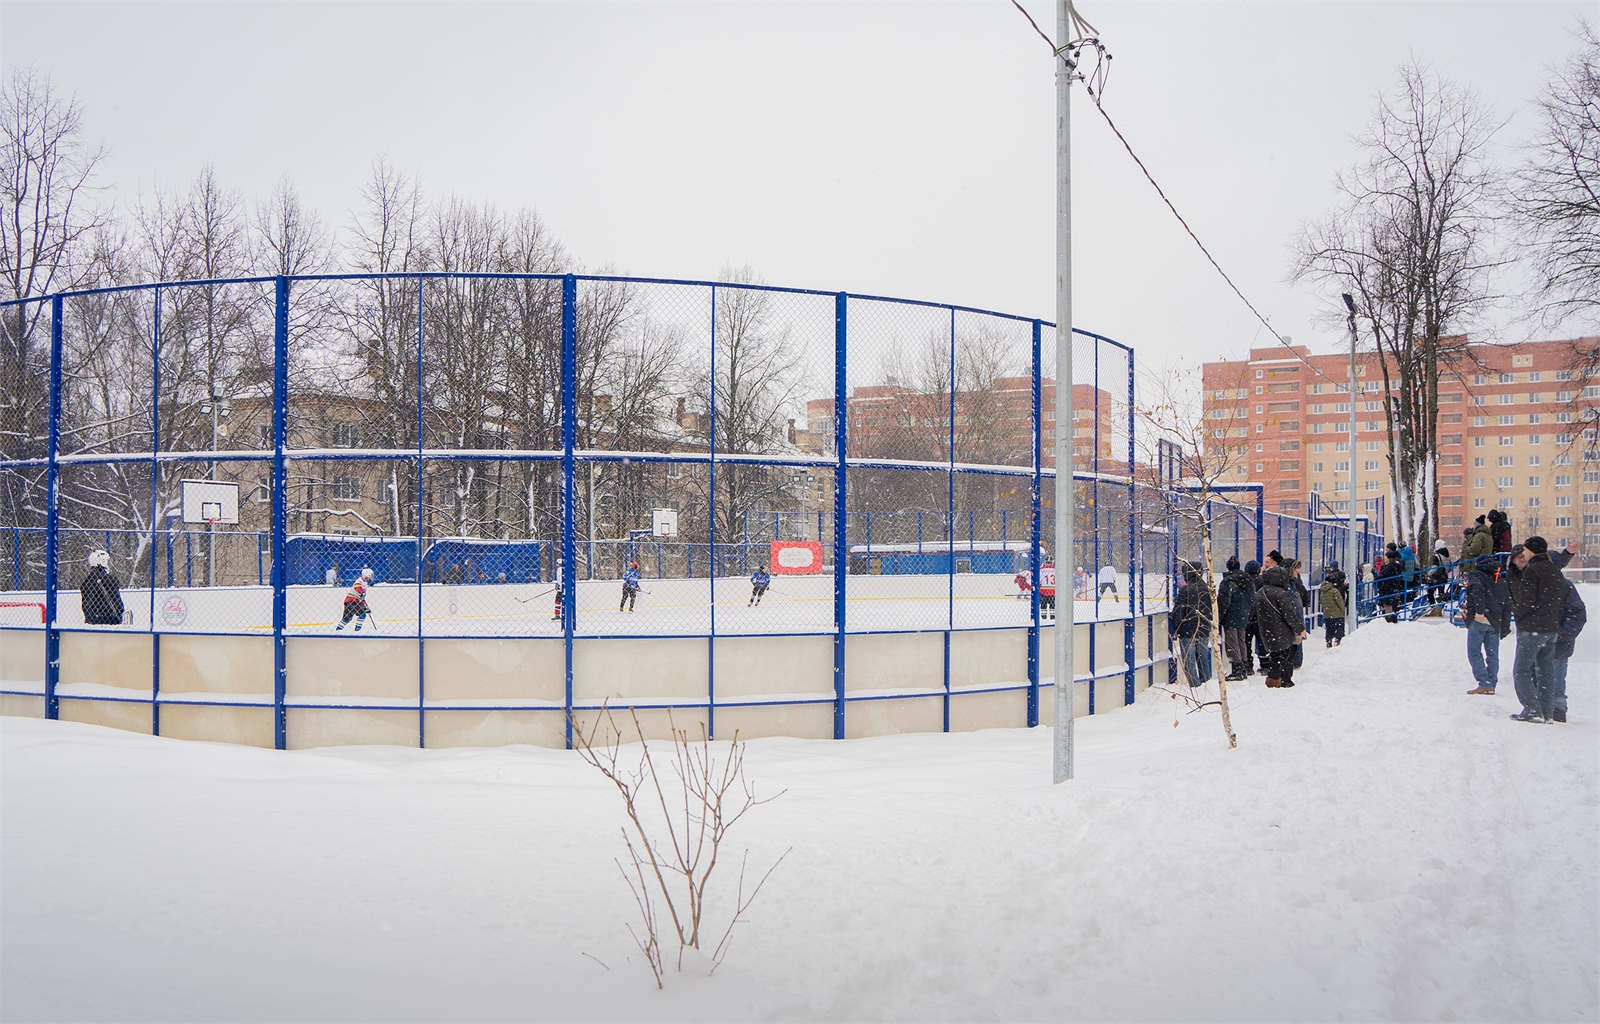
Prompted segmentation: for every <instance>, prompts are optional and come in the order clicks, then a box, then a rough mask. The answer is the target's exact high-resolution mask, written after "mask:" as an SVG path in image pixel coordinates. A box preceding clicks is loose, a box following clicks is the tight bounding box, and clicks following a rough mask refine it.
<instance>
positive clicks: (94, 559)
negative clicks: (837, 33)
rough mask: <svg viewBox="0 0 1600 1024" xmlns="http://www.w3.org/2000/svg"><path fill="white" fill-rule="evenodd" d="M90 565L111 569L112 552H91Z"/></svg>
mask: <svg viewBox="0 0 1600 1024" xmlns="http://www.w3.org/2000/svg"><path fill="white" fill-rule="evenodd" d="M89 564H90V565H91V566H100V567H101V568H107V569H109V568H110V567H111V554H110V552H107V551H104V550H99V549H97V550H94V551H91V552H89Z"/></svg>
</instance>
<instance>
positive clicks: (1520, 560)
mask: <svg viewBox="0 0 1600 1024" xmlns="http://www.w3.org/2000/svg"><path fill="white" fill-rule="evenodd" d="M1565 583H1566V579H1565V577H1563V576H1562V575H1561V570H1560V569H1559V568H1557V566H1556V563H1555V562H1553V561H1551V560H1550V554H1549V545H1548V544H1547V543H1545V539H1544V538H1543V537H1538V536H1534V537H1529V538H1528V539H1527V540H1526V541H1524V542H1522V543H1521V544H1518V545H1517V546H1516V547H1515V548H1513V549H1512V551H1511V607H1512V614H1513V615H1514V616H1515V618H1516V623H1517V658H1516V663H1515V665H1514V667H1513V669H1512V680H1513V682H1515V683H1516V686H1517V699H1518V700H1520V701H1522V711H1521V712H1519V713H1518V714H1515V715H1512V716H1511V717H1512V719H1513V720H1515V721H1518V722H1553V721H1555V713H1556V708H1555V671H1556V665H1555V660H1556V639H1557V637H1558V636H1559V634H1560V632H1561V608H1562V604H1563V602H1564V598H1565V593H1566V587H1565V585H1564V584H1565Z"/></svg>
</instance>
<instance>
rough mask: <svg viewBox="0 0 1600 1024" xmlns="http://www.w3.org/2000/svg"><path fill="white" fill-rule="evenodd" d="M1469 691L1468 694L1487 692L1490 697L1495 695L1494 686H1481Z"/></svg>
mask: <svg viewBox="0 0 1600 1024" xmlns="http://www.w3.org/2000/svg"><path fill="white" fill-rule="evenodd" d="M1467 693H1468V694H1474V693H1481V694H1486V695H1488V696H1490V697H1493V696H1494V687H1492V686H1480V687H1478V688H1477V689H1476V690H1468V691H1467Z"/></svg>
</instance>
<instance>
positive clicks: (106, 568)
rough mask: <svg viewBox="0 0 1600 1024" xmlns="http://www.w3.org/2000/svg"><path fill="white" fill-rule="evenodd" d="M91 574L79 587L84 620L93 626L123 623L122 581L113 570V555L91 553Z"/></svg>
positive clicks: (97, 552)
mask: <svg viewBox="0 0 1600 1024" xmlns="http://www.w3.org/2000/svg"><path fill="white" fill-rule="evenodd" d="M89 566H90V568H89V575H87V576H85V577H84V578H83V583H82V585H81V586H79V587H78V596H79V598H80V599H81V600H82V602H83V621H84V622H87V623H88V624H89V625H91V626H120V625H122V583H121V582H120V581H119V580H118V579H117V577H116V576H115V575H113V574H112V572H111V568H110V567H111V556H110V555H109V554H107V553H106V552H104V551H94V552H91V553H90V555H89Z"/></svg>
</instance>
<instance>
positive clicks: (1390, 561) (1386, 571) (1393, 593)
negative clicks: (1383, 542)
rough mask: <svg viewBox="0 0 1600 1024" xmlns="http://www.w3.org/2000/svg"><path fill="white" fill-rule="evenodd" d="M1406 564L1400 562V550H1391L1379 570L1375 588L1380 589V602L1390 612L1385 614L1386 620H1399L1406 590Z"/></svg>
mask: <svg viewBox="0 0 1600 1024" xmlns="http://www.w3.org/2000/svg"><path fill="white" fill-rule="evenodd" d="M1405 575H1406V570H1405V566H1404V565H1402V564H1401V562H1400V552H1399V551H1398V550H1396V551H1390V552H1388V553H1386V554H1385V555H1384V557H1383V568H1382V569H1381V570H1380V571H1379V572H1378V580H1377V584H1376V586H1375V589H1376V590H1377V591H1378V603H1379V604H1380V605H1382V606H1383V610H1384V611H1385V612H1387V613H1388V614H1386V615H1384V617H1383V619H1384V621H1385V622H1399V621H1400V618H1399V612H1400V604H1401V602H1402V601H1403V600H1404V597H1403V596H1402V591H1404V590H1405Z"/></svg>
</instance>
